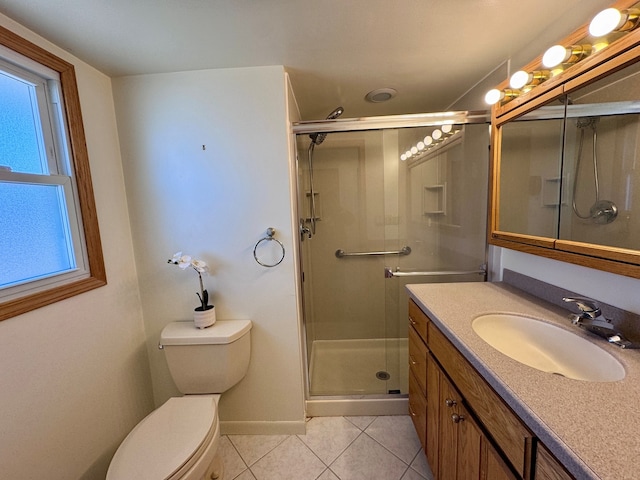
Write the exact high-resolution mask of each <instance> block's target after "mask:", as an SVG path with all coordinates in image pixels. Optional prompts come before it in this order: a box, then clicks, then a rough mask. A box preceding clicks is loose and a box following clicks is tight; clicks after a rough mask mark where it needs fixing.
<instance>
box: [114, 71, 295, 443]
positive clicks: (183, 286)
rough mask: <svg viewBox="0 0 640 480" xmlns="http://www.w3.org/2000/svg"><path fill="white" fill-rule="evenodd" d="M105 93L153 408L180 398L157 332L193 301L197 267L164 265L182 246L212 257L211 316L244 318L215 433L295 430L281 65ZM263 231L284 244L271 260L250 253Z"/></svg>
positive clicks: (168, 78)
mask: <svg viewBox="0 0 640 480" xmlns="http://www.w3.org/2000/svg"><path fill="white" fill-rule="evenodd" d="M114 95H115V98H116V110H117V115H118V128H119V132H120V140H121V145H122V155H123V164H124V170H125V176H126V184H127V193H128V195H129V208H130V215H131V225H132V231H133V238H134V247H135V252H136V265H137V268H138V275H139V280H140V289H141V294H142V303H143V310H144V318H145V325H146V331H147V336H148V351H149V357H150V362H151V372H152V378H153V385H154V395H155V400H156V404H161V403H163V402H164V401H165V400H166V399H167V398H168V397H170V396H172V395H176V394H178V392H177V390H176V388H175V386H174V385H173V381H172V380H171V377H170V375H169V371H168V368H167V366H166V361H165V358H164V355H163V353H162V352H161V351H159V350H158V348H157V344H158V341H159V336H160V332H161V331H162V328H163V327H164V326H165V325H166V324H167V323H169V322H171V321H174V320H189V319H191V318H192V316H193V315H192V312H193V309H194V308H195V307H196V306H198V303H197V298H196V295H195V292H196V290H197V276H196V274H195V272H193V271H180V270H179V269H178V268H176V267H175V266H171V265H168V264H167V259H168V258H169V257H170V256H171V255H172V254H173V253H174V252H176V251H179V250H181V251H183V252H184V253H188V254H191V255H193V256H195V257H197V258H200V259H203V260H205V261H207V262H208V263H209V264H210V265H211V267H212V272H211V275H210V276H208V277H205V282H206V287H207V288H208V290H209V292H210V294H211V296H212V300H213V303H214V304H215V306H216V310H217V316H218V318H219V319H250V320H252V321H253V330H252V332H251V335H252V339H251V348H252V351H251V354H252V358H251V362H250V366H249V372H248V374H247V376H246V377H245V379H244V380H243V381H242V382H241V383H240V384H239V385H237V386H236V387H234V388H232V389H231V390H230V391H228V392H227V393H225V394H224V395H223V396H222V400H221V403H220V419H221V423H222V426H223V431H226V432H236V433H237V432H243V433H269V432H274V433H286V432H293V431H295V432H302V431H304V389H303V382H302V378H303V376H302V368H301V355H300V336H299V324H298V316H297V314H298V305H297V303H296V296H295V294H296V288H297V285H296V276H295V262H294V256H293V241H294V238H293V237H292V212H291V208H292V207H291V205H292V204H291V191H290V175H291V171H290V165H289V161H290V160H289V159H290V152H289V148H290V140H291V138H290V133H289V128H288V116H287V100H288V97H287V96H288V91H287V88H286V75H285V72H284V69H283V68H282V67H257V68H243V69H223V70H202V71H193V72H178V73H169V74H158V75H144V76H133V77H125V78H119V79H116V80H114ZM203 146H204V147H203ZM268 227H274V228H275V229H276V231H277V233H276V237H277V238H278V239H279V240H280V241H282V242H283V243H284V245H285V248H286V251H287V255H286V257H285V259H284V261H283V262H282V263H281V264H280V265H278V266H277V267H275V268H265V267H262V266H260V265H258V263H256V261H255V260H254V258H253V248H254V245H255V244H256V242H257V241H258V240H260V239H261V238H262V237H264V236H265V231H266V229H267V228H268ZM273 248H276V246H275V242H274V245H273Z"/></svg>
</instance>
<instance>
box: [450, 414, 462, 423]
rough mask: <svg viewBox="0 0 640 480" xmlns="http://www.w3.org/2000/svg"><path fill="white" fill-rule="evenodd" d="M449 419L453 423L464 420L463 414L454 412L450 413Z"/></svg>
mask: <svg viewBox="0 0 640 480" xmlns="http://www.w3.org/2000/svg"><path fill="white" fill-rule="evenodd" d="M451 420H453V423H460V422H462V421H463V420H464V415H458V414H456V413H454V414H453V415H451Z"/></svg>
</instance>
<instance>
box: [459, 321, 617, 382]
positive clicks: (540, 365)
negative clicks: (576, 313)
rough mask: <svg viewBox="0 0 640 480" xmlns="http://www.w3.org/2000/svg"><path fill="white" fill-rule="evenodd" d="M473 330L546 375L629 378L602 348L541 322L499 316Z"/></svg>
mask: <svg viewBox="0 0 640 480" xmlns="http://www.w3.org/2000/svg"><path fill="white" fill-rule="evenodd" d="M471 326H472V328H473V330H474V331H475V332H476V333H477V334H478V335H479V336H480V338H482V339H483V340H484V341H485V342H487V343H488V344H489V345H491V346H492V347H493V348H495V349H496V350H498V351H500V352H502V353H504V354H505V355H507V356H508V357H511V358H512V359H514V360H517V361H518V362H520V363H523V364H525V365H528V366H530V367H533V368H536V369H538V370H541V371H543V372H548V373H554V374H557V375H562V376H565V377H569V378H573V379H575V380H585V381H590V382H615V381H616V380H622V379H623V378H624V376H625V371H624V367H623V366H622V364H621V363H620V362H619V361H618V360H616V359H615V358H614V357H613V356H612V355H611V354H609V353H608V352H606V351H605V350H603V349H602V348H600V347H598V346H597V345H595V344H593V343H591V342H589V341H588V340H585V339H584V338H582V337H579V336H578V335H574V334H573V333H571V332H569V331H567V330H564V329H562V328H559V327H557V326H555V325H552V324H549V323H546V322H542V321H540V320H536V319H533V318H529V317H526V316H521V315H512V314H503V313H497V314H490V315H482V316H480V317H478V318H476V319H475V320H474V321H473V323H472V325H471Z"/></svg>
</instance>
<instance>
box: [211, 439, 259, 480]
mask: <svg viewBox="0 0 640 480" xmlns="http://www.w3.org/2000/svg"><path fill="white" fill-rule="evenodd" d="M218 455H220V458H222V462H223V464H224V478H236V477H237V476H238V475H240V474H241V473H242V472H244V471H245V470H247V465H246V464H245V463H244V462H243V461H242V458H241V457H240V455H239V454H238V452H237V450H236V449H235V447H234V446H233V445H232V444H231V440H229V437H227V436H226V435H223V436H222V437H220V446H219V447H218ZM249 478H251V477H249Z"/></svg>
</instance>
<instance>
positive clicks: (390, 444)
mask: <svg viewBox="0 0 640 480" xmlns="http://www.w3.org/2000/svg"><path fill="white" fill-rule="evenodd" d="M365 433H366V434H367V435H369V436H370V437H372V438H373V439H374V440H376V441H377V442H379V443H380V444H381V445H383V446H384V447H385V448H387V449H388V450H390V451H391V452H393V453H394V454H395V455H397V456H398V457H399V458H400V459H402V460H403V461H404V462H405V463H406V464H407V465H409V464H410V463H411V462H412V461H413V459H414V457H415V456H416V453H418V451H419V450H420V449H421V448H422V446H421V445H420V440H419V439H418V435H417V434H416V430H415V427H414V426H413V422H412V421H411V418H410V417H409V416H408V415H394V416H384V417H377V418H376V419H375V420H374V421H373V422H372V423H371V425H369V426H368V427H367V429H366V430H365Z"/></svg>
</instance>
